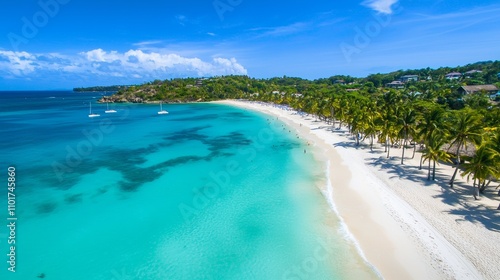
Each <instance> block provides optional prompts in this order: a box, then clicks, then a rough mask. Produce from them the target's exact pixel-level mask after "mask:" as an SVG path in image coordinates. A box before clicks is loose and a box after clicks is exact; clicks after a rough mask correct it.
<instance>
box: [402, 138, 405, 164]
mask: <svg viewBox="0 0 500 280" xmlns="http://www.w3.org/2000/svg"><path fill="white" fill-rule="evenodd" d="M405 146H406V137H405V140H404V141H403V154H402V155H401V164H403V160H404V159H405Z"/></svg>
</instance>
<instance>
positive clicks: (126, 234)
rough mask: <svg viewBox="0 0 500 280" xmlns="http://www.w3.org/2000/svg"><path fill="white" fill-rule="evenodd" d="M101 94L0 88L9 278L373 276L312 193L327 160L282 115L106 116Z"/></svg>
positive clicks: (141, 112)
mask: <svg viewBox="0 0 500 280" xmlns="http://www.w3.org/2000/svg"><path fill="white" fill-rule="evenodd" d="M99 96H100V94H99V93H79V94H76V93H73V92H62V91H61V92H2V93H0V120H1V127H0V132H1V135H2V137H1V138H0V163H1V166H0V168H1V169H2V170H3V171H2V172H1V173H0V174H4V175H2V176H3V178H1V180H2V181H4V182H5V183H4V184H2V185H3V186H4V189H2V190H0V199H1V200H0V205H3V206H1V207H0V221H1V223H4V224H5V225H8V224H9V222H10V221H8V220H7V218H8V211H7V204H8V198H7V192H8V190H7V180H8V173H7V169H8V167H10V166H12V167H15V169H16V174H15V179H16V189H15V195H16V198H15V201H16V204H15V217H16V218H17V220H16V229H15V241H16V244H15V246H16V248H15V249H16V250H15V254H16V259H15V261H16V263H15V266H16V267H15V270H16V272H15V273H13V272H10V271H8V268H9V267H10V264H9V263H8V262H7V261H8V260H9V256H7V254H9V253H10V249H9V247H10V246H11V245H9V244H8V236H9V235H10V234H11V231H9V229H8V227H7V226H2V227H1V230H0V237H1V240H0V253H1V255H2V256H4V262H2V263H3V264H2V266H1V269H0V279H40V278H37V276H45V278H44V279H117V280H124V279H372V278H376V277H377V276H376V274H375V273H374V272H373V271H372V270H371V269H370V268H369V267H368V266H367V265H366V264H365V263H364V261H363V260H362V258H361V257H360V256H359V254H358V253H357V251H356V249H355V247H354V245H353V244H352V242H351V241H350V240H349V239H348V238H346V236H345V234H344V233H343V230H342V225H341V223H340V222H339V220H338V219H337V218H336V217H335V214H334V213H332V211H331V209H330V208H329V206H328V204H327V203H326V201H325V199H324V197H323V196H322V195H321V193H320V191H319V189H318V188H317V185H316V183H318V184H324V182H325V180H324V177H325V174H324V172H325V171H324V169H325V168H324V166H322V164H320V163H317V162H315V161H314V159H313V158H312V156H311V155H310V153H306V154H304V152H303V151H304V149H306V148H307V146H304V143H303V142H301V140H300V139H298V138H297V137H296V135H295V133H294V132H293V131H292V132H288V128H286V127H284V126H283V124H282V123H281V122H280V121H279V120H276V119H273V118H272V117H269V116H266V115H261V114H258V113H255V112H250V111H245V110H241V109H238V108H233V107H230V106H225V105H218V104H183V105H165V106H164V109H166V110H168V111H169V112H170V114H169V115H158V114H157V113H156V112H157V111H158V110H159V106H158V105H133V104H119V105H118V104H117V105H113V106H112V107H113V108H114V109H115V110H117V111H118V112H117V113H116V114H105V113H104V110H105V107H106V106H105V105H102V104H98V103H96V100H97V99H98V98H99ZM89 102H93V106H92V107H93V111H94V112H96V113H99V114H101V117H98V118H88V116H87V115H88V111H89V105H88V104H89ZM42 274H43V275H42Z"/></svg>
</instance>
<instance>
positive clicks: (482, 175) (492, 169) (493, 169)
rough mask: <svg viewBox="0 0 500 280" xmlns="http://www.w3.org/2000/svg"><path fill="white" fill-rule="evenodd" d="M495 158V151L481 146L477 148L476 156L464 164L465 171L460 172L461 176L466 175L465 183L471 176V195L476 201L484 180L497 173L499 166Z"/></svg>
mask: <svg viewBox="0 0 500 280" xmlns="http://www.w3.org/2000/svg"><path fill="white" fill-rule="evenodd" d="M495 157H496V153H495V151H494V150H492V149H490V148H489V147H488V146H486V145H483V146H481V147H479V149H478V150H477V151H476V154H475V155H474V156H473V157H472V158H470V160H469V161H468V162H466V163H465V164H464V167H465V171H464V172H462V174H461V175H462V176H465V175H467V181H469V179H470V176H472V179H473V180H474V183H473V185H472V187H473V189H474V193H473V195H474V199H476V200H477V196H478V195H479V192H480V189H481V188H483V190H484V186H485V185H486V180H487V179H488V178H489V177H490V176H496V175H497V174H498V172H499V166H498V163H497V160H496V158H495Z"/></svg>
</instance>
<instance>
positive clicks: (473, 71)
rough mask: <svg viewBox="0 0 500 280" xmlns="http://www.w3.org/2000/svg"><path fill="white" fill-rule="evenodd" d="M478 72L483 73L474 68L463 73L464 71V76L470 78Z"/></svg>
mask: <svg viewBox="0 0 500 280" xmlns="http://www.w3.org/2000/svg"><path fill="white" fill-rule="evenodd" d="M480 73H483V71H481V70H475V69H474V70H470V71H467V72H465V73H464V76H465V77H466V78H470V77H472V76H474V75H476V74H480Z"/></svg>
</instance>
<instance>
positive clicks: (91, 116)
mask: <svg viewBox="0 0 500 280" xmlns="http://www.w3.org/2000/svg"><path fill="white" fill-rule="evenodd" d="M89 105H90V111H89V118H95V117H100V116H101V115H99V114H94V113H92V102H89Z"/></svg>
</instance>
